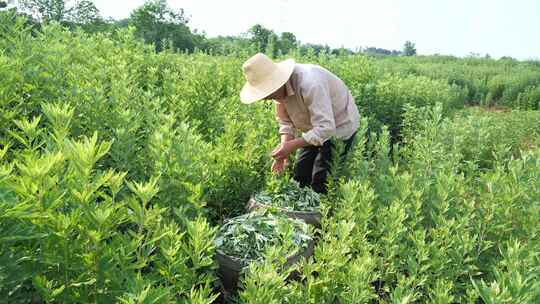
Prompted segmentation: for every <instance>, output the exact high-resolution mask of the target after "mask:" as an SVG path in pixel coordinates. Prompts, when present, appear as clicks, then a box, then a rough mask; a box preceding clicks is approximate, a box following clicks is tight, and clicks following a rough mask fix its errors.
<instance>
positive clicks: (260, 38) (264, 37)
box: [248, 24, 276, 52]
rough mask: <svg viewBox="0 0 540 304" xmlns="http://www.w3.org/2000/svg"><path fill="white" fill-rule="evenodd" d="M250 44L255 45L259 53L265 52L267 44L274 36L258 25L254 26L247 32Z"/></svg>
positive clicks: (272, 32) (271, 32)
mask: <svg viewBox="0 0 540 304" xmlns="http://www.w3.org/2000/svg"><path fill="white" fill-rule="evenodd" d="M248 34H249V36H250V39H251V42H252V43H253V44H255V45H256V46H257V47H258V49H259V52H264V51H266V48H267V47H268V42H270V37H272V36H276V34H275V33H274V31H272V30H269V29H267V28H265V27H264V26H262V25H260V24H255V25H254V26H252V27H251V28H250V29H249V30H248Z"/></svg>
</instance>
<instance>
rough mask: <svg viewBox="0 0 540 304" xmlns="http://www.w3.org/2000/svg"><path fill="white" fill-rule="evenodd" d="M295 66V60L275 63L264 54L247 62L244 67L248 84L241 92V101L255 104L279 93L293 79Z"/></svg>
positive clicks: (255, 56)
mask: <svg viewBox="0 0 540 304" xmlns="http://www.w3.org/2000/svg"><path fill="white" fill-rule="evenodd" d="M294 64H295V62H294V59H287V60H284V61H281V62H278V63H275V62H273V61H272V59H270V58H268V56H266V55H264V54H262V53H258V54H256V55H254V56H253V57H251V58H249V59H248V60H246V62H244V64H243V65H242V70H243V71H244V76H245V77H246V84H245V85H244V87H243V88H242V91H240V101H242V103H246V104H247V103H253V102H255V101H257V100H261V99H263V98H265V97H267V96H268V95H270V94H272V93H274V92H275V91H277V89H279V88H281V86H283V85H284V84H285V83H286V82H287V80H289V78H290V77H291V75H292V73H293V70H294Z"/></svg>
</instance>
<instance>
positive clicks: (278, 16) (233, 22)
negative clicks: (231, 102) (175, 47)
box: [94, 0, 540, 59]
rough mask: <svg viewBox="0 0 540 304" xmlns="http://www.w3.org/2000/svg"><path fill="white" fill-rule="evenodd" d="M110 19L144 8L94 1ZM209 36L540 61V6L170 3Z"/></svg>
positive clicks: (432, 1) (425, 0)
mask: <svg viewBox="0 0 540 304" xmlns="http://www.w3.org/2000/svg"><path fill="white" fill-rule="evenodd" d="M94 3H95V4H96V6H97V7H98V9H99V10H100V11H101V14H102V15H103V16H105V17H113V18H126V17H128V16H129V14H130V12H131V11H132V10H133V9H134V8H136V7H138V6H140V5H142V4H143V3H144V0H114V1H113V0H94ZM168 3H169V5H170V6H171V7H173V8H183V9H184V10H185V12H186V14H187V15H188V16H191V20H190V23H189V25H190V26H191V28H195V29H198V30H199V31H204V32H206V33H207V36H208V37H214V36H217V35H238V34H241V33H243V32H246V31H247V29H249V28H250V27H251V26H252V25H254V24H256V23H260V24H262V25H263V26H265V27H267V28H270V29H272V30H274V31H276V32H277V33H280V32H283V31H289V32H292V33H294V34H295V35H296V37H297V38H298V39H299V40H300V41H302V42H303V43H308V42H311V43H320V44H328V45H330V46H331V47H340V46H345V47H347V48H351V49H355V48H357V47H365V46H376V47H381V48H386V49H397V50H401V49H402V46H403V43H404V42H405V41H406V40H411V41H413V42H414V43H416V47H417V50H418V53H420V54H434V53H440V54H452V55H457V56H465V55H467V54H469V53H471V52H474V53H479V54H481V55H484V54H486V53H489V54H490V55H491V56H492V57H495V58H498V57H501V56H512V57H515V58H519V59H529V58H535V59H539V58H540V0H513V1H510V0H356V1H355V0H350V1H345V0H331V1H329V0H325V1H323V0H229V1H223V0H214V1H210V0H169V1H168Z"/></svg>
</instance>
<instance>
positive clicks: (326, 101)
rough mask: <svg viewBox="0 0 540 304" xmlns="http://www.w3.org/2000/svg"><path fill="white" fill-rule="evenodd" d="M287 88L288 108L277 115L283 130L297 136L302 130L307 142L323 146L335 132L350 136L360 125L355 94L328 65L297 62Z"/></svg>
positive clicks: (338, 134)
mask: <svg viewBox="0 0 540 304" xmlns="http://www.w3.org/2000/svg"><path fill="white" fill-rule="evenodd" d="M285 88H286V91H287V96H286V97H285V101H284V102H283V105H284V106H285V110H286V111H285V113H279V111H278V113H277V115H276V119H277V121H278V123H279V134H291V135H293V136H296V133H297V132H296V131H297V130H299V131H302V138H304V140H306V142H308V143H309V144H311V145H314V146H322V144H323V143H324V142H325V141H326V140H328V139H330V137H332V136H335V137H337V138H340V139H348V138H349V137H351V136H352V135H353V134H354V132H355V131H356V130H357V129H358V126H359V124H360V115H359V113H358V108H357V107H356V104H355V102H354V98H353V97H352V95H351V93H350V91H349V89H348V88H347V86H346V85H345V83H343V81H342V80H341V79H339V78H338V77H337V76H335V75H334V74H332V73H331V72H330V71H328V70H326V69H325V68H323V67H321V66H318V65H313V64H296V66H295V68H294V71H293V73H292V76H291V78H290V79H289V80H288V81H287V83H286V84H285ZM276 102H277V101H276Z"/></svg>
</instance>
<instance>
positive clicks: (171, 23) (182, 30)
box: [0, 0, 416, 57]
mask: <svg viewBox="0 0 540 304" xmlns="http://www.w3.org/2000/svg"><path fill="white" fill-rule="evenodd" d="M13 2H15V1H10V2H6V1H2V0H0V9H1V10H9V11H13V12H14V13H16V14H18V15H23V16H25V17H26V18H27V20H28V22H30V23H32V24H34V25H35V26H36V27H40V26H41V25H42V24H46V23H50V22H58V23H60V24H62V25H64V26H66V27H69V28H72V29H77V28H80V29H83V30H84V31H87V32H91V33H96V32H106V31H114V30H115V29H118V28H123V27H128V26H132V27H134V29H135V33H136V35H137V36H138V37H140V38H142V39H144V41H145V42H147V43H151V44H153V45H154V46H155V48H156V51H158V52H160V51H162V50H164V49H170V50H174V51H182V52H193V51H195V50H202V51H205V52H208V53H212V54H223V55H225V54H231V53H236V52H241V51H246V50H247V51H248V52H266V53H267V54H269V55H271V56H274V57H275V56H279V55H282V54H288V53H289V52H291V51H292V50H295V51H298V52H299V53H300V54H306V53H308V52H313V53H314V54H316V55H318V54H319V53H321V52H324V53H328V54H342V53H347V54H353V53H358V52H362V53H366V54H368V55H383V56H384V55H386V56H401V55H405V56H412V55H416V48H415V45H414V43H412V42H410V41H407V42H406V43H405V45H404V47H403V50H387V49H383V48H377V47H365V48H358V49H356V50H350V49H346V48H343V47H342V48H331V47H329V46H328V45H322V44H313V43H301V42H300V41H299V40H298V39H297V37H296V36H295V34H294V33H291V32H283V33H276V32H274V31H273V30H271V29H268V28H265V27H264V26H262V25H260V24H256V25H254V26H252V27H251V28H249V29H248V30H247V31H246V32H245V33H243V34H240V35H237V36H218V37H206V35H205V33H200V32H198V31H197V30H193V29H191V28H190V26H189V21H190V20H189V18H188V16H187V15H186V13H185V11H184V10H183V9H178V10H175V9H173V8H171V7H170V6H169V5H168V3H167V0H147V1H146V2H145V3H144V4H143V5H141V6H140V7H138V8H136V9H135V10H133V11H132V12H131V14H130V16H129V17H128V18H126V19H121V20H115V19H112V18H108V19H107V18H104V17H102V16H101V14H100V11H99V9H98V8H97V7H96V5H95V4H94V3H93V2H92V1H89V0H20V1H17V2H16V3H13Z"/></svg>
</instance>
